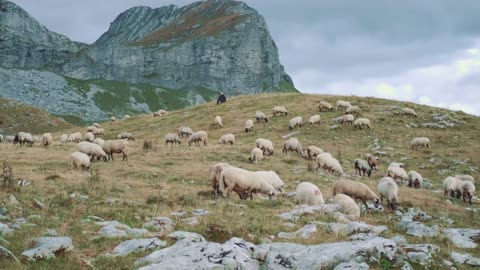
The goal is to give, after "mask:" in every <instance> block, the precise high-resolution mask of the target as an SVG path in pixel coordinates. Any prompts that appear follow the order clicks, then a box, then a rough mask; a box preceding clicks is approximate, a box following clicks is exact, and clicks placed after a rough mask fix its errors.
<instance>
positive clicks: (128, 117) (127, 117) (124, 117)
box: [123, 114, 131, 120]
mask: <svg viewBox="0 0 480 270" xmlns="http://www.w3.org/2000/svg"><path fill="white" fill-rule="evenodd" d="M130 118H131V116H130V115H128V114H125V115H124V116H123V120H127V119H130Z"/></svg>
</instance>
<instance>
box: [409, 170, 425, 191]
mask: <svg viewBox="0 0 480 270" xmlns="http://www.w3.org/2000/svg"><path fill="white" fill-rule="evenodd" d="M422 183H423V177H422V175H420V174H419V173H418V172H416V171H409V172H408V187H410V188H411V187H414V188H420V186H422Z"/></svg>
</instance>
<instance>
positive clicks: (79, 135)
mask: <svg viewBox="0 0 480 270" xmlns="http://www.w3.org/2000/svg"><path fill="white" fill-rule="evenodd" d="M81 140H82V133H80V132H74V133H72V134H70V135H68V139H67V141H69V142H76V143H79V142H80V141H81Z"/></svg>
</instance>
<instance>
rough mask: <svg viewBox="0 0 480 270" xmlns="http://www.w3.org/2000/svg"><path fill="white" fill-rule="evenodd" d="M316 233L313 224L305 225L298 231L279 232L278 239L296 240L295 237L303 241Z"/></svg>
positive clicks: (315, 227)
mask: <svg viewBox="0 0 480 270" xmlns="http://www.w3.org/2000/svg"><path fill="white" fill-rule="evenodd" d="M316 232H317V226H316V225H315V224H307V225H305V226H303V227H302V228H300V229H299V230H297V231H295V232H291V233H286V232H280V233H278V237H279V238H290V239H292V238H296V237H301V238H304V239H308V238H310V237H312V236H313V235H315V233H316Z"/></svg>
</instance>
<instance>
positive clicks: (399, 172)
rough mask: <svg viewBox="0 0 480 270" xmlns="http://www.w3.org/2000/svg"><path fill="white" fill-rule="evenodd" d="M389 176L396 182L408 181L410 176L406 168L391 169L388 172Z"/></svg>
mask: <svg viewBox="0 0 480 270" xmlns="http://www.w3.org/2000/svg"><path fill="white" fill-rule="evenodd" d="M387 176H389V177H391V178H393V179H394V180H407V179H408V174H407V171H405V169H404V168H400V167H389V168H388V170H387Z"/></svg>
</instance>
